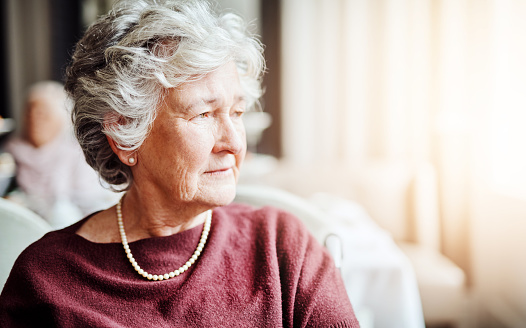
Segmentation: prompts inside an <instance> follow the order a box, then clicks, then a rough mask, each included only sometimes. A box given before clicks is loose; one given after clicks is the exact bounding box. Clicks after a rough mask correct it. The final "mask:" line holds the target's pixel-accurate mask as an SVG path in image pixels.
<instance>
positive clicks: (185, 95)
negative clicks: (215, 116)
mask: <svg viewBox="0 0 526 328" xmlns="http://www.w3.org/2000/svg"><path fill="white" fill-rule="evenodd" d="M244 98H245V97H244V93H243V90H242V88H241V84H240V83H239V77H238V73H237V69H236V67H235V65H224V66H222V67H221V68H219V69H217V70H215V71H213V72H211V73H209V74H207V75H205V76H204V77H203V78H201V79H199V80H196V81H190V82H187V83H183V84H182V85H180V86H178V87H177V88H172V89H170V90H169V91H168V95H167V99H166V102H167V103H168V104H169V105H170V106H171V107H177V108H178V109H180V110H181V111H188V110H191V109H192V108H194V107H203V106H210V105H222V104H226V103H237V102H240V101H243V100H244Z"/></svg>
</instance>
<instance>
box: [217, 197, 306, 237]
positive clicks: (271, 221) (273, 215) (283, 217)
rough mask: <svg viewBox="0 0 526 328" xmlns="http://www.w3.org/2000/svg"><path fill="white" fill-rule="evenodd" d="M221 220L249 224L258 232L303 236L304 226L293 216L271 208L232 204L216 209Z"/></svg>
mask: <svg viewBox="0 0 526 328" xmlns="http://www.w3.org/2000/svg"><path fill="white" fill-rule="evenodd" d="M216 211H218V212H219V215H220V217H221V218H222V219H226V220H228V221H231V222H232V224H235V225H240V226H243V225H246V224H250V225H252V226H253V227H255V228H257V229H258V230H259V231H273V232H277V233H278V234H280V235H282V234H291V233H292V234H301V235H303V234H305V235H308V234H309V232H308V231H307V228H306V226H305V224H304V223H303V222H302V221H301V220H300V219H299V218H298V217H296V216H295V215H293V214H291V213H289V212H287V211H285V210H283V209H280V208H277V207H273V206H262V207H255V206H252V205H248V204H244V203H232V204H230V205H227V206H224V207H221V208H219V209H216Z"/></svg>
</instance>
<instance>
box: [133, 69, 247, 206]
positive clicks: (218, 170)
mask: <svg viewBox="0 0 526 328" xmlns="http://www.w3.org/2000/svg"><path fill="white" fill-rule="evenodd" d="M244 112H245V100H244V97H243V92H242V89H241V85H240V83H239V77H238V74H237V69H236V67H235V65H234V63H229V64H227V65H225V66H223V67H221V68H220V69H218V70H216V71H214V72H212V73H210V74H208V75H206V76H205V77H204V78H202V79H200V80H198V81H194V82H189V83H186V84H184V85H182V86H180V87H179V88H176V89H171V90H170V91H169V94H168V95H167V97H166V99H165V101H164V103H163V104H162V105H161V107H160V108H159V111H158V115H157V118H156V119H155V122H154V125H153V127H152V130H151V133H150V134H149V135H148V137H147V138H146V140H145V142H144V143H143V145H142V146H141V147H140V149H139V150H138V156H137V165H135V166H133V168H132V170H133V174H134V185H136V187H138V188H139V190H140V191H142V192H143V193H144V192H146V193H150V196H153V197H170V198H169V199H168V200H170V201H182V202H184V203H197V204H201V205H205V206H221V205H226V204H228V203H230V202H231V201H232V200H233V199H234V196H235V191H236V182H237V179H238V176H239V169H240V167H241V163H242V162H243V159H244V157H245V152H246V138H245V128H244V126H243V122H242V119H241V116H242V114H243V113H244Z"/></svg>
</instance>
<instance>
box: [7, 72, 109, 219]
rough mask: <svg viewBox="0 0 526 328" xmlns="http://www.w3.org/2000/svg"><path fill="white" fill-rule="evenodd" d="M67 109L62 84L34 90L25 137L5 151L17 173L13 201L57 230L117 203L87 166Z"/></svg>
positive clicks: (14, 140)
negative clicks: (12, 160) (11, 156)
mask: <svg viewBox="0 0 526 328" xmlns="http://www.w3.org/2000/svg"><path fill="white" fill-rule="evenodd" d="M67 107H68V98H67V95H66V93H65V91H64V88H63V86H62V84H60V83H58V82H54V81H43V82H38V83H36V84H34V85H33V86H31V87H30V88H29V90H28V92H27V96H26V101H25V108H24V113H23V122H22V129H21V130H22V131H20V133H19V135H18V136H17V137H14V138H11V139H10V140H8V141H7V143H6V145H5V150H6V151H8V152H9V153H11V154H12V155H13V157H14V159H15V162H16V167H17V171H16V183H17V186H18V189H17V190H16V191H15V192H12V193H10V194H9V195H8V198H10V199H12V200H14V201H16V202H18V203H22V205H25V206H26V207H28V208H30V209H31V210H33V211H34V212H36V213H38V214H39V215H41V216H42V217H44V218H45V219H46V220H48V221H49V223H50V224H51V225H52V226H53V227H54V228H60V227H63V226H66V225H69V224H71V223H73V222H74V220H78V219H81V218H82V217H83V216H84V215H85V214H87V213H91V212H93V211H94V210H99V209H102V208H104V207H105V206H106V204H109V203H111V202H113V199H114V197H115V196H114V195H113V193H112V192H110V191H108V190H105V189H104V188H103V187H102V186H101V184H100V182H99V179H98V176H97V174H96V173H95V171H94V170H93V169H92V168H91V167H90V166H89V165H88V164H87V163H86V161H85V159H84V156H83V154H82V151H81V149H80V147H79V145H78V143H76V141H75V139H74V136H73V133H72V128H71V123H70V120H69V117H68V110H67V109H68V108H67ZM72 221H73V222H72Z"/></svg>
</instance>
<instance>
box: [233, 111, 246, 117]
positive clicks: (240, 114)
mask: <svg viewBox="0 0 526 328" xmlns="http://www.w3.org/2000/svg"><path fill="white" fill-rule="evenodd" d="M243 114H245V111H243V110H238V111H235V112H234V116H235V117H241V116H243Z"/></svg>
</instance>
